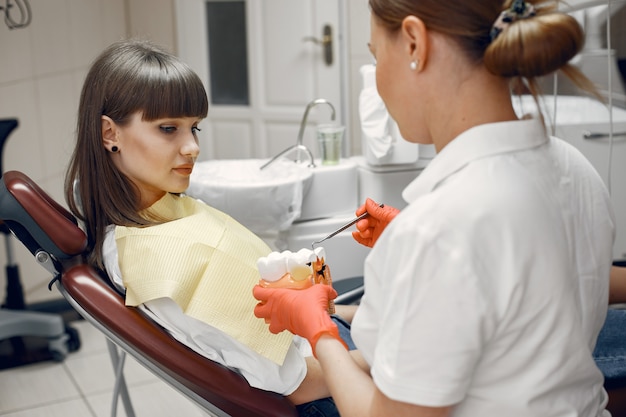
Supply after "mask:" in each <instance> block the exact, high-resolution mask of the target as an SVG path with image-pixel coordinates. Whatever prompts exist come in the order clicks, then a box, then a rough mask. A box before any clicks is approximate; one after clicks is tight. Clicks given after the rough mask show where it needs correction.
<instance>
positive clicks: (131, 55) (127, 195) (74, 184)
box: [65, 40, 208, 269]
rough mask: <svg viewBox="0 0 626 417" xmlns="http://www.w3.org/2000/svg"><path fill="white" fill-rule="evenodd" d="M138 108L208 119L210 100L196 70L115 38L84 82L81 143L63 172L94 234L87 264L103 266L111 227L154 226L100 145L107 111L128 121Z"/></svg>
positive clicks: (146, 114) (71, 201) (75, 207)
mask: <svg viewBox="0 0 626 417" xmlns="http://www.w3.org/2000/svg"><path fill="white" fill-rule="evenodd" d="M138 111H141V112H142V118H143V120H155V119H159V118H163V117H200V118H204V117H206V115H207V112H208V99H207V95H206V91H205V89H204V86H203V84H202V81H201V80H200V78H199V77H198V76H197V74H196V73H194V72H193V70H191V69H190V68H189V67H188V66H187V65H185V64H184V63H182V62H181V61H180V60H178V58H176V57H175V56H173V55H171V54H170V53H168V52H166V51H164V50H163V49H161V48H159V47H157V46H156V45H154V44H152V43H150V42H148V41H142V40H124V41H120V42H116V43H114V44H112V45H111V46H109V47H108V48H107V49H106V50H104V51H103V52H102V53H101V54H100V56H99V57H97V58H96V60H95V61H94V63H93V64H92V66H91V69H90V70H89V72H88V74H87V77H86V79H85V82H84V84H83V90H82V93H81V97H80V105H79V109H78V124H77V140H76V146H75V148H74V152H73V154H72V157H71V159H70V163H69V168H68V171H67V174H66V177H65V198H66V200H67V203H68V206H69V208H70V210H71V211H72V212H73V213H74V215H75V216H76V217H78V218H79V219H80V220H82V221H83V222H84V225H85V229H86V230H85V231H86V232H87V236H88V238H89V247H90V253H89V255H88V261H89V262H90V263H91V264H93V265H94V266H96V267H98V268H101V269H102V268H103V264H102V253H101V252H102V243H103V241H104V235H105V232H106V230H105V229H106V227H107V226H108V225H109V224H116V225H125V226H143V225H148V224H151V221H150V220H148V219H145V218H143V217H141V216H140V215H139V214H138V207H139V192H138V190H137V189H136V187H135V185H134V184H133V183H132V181H130V180H129V179H128V178H127V177H126V176H125V175H124V174H122V173H121V172H119V171H118V170H117V168H116V167H115V165H114V164H113V162H112V160H111V158H110V155H109V153H108V151H107V150H106V149H105V147H104V145H103V142H102V122H101V118H102V116H103V115H106V116H109V117H110V118H111V119H113V120H114V121H115V123H117V124H120V125H124V124H125V123H128V120H129V118H130V117H131V116H132V115H133V114H134V113H136V112H138Z"/></svg>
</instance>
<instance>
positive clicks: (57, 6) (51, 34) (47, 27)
mask: <svg viewBox="0 0 626 417" xmlns="http://www.w3.org/2000/svg"><path fill="white" fill-rule="evenodd" d="M30 6H31V10H32V12H33V21H32V23H31V25H30V26H29V27H28V28H27V29H28V30H30V31H31V33H32V39H31V42H32V46H31V47H32V49H33V53H34V65H35V68H34V73H35V74H36V75H44V74H51V73H55V72H59V71H63V70H68V69H70V68H71V67H72V60H71V54H70V49H69V48H68V45H69V44H70V32H69V10H68V4H67V2H66V1H65V0H30Z"/></svg>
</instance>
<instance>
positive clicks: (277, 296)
mask: <svg viewBox="0 0 626 417" xmlns="http://www.w3.org/2000/svg"><path fill="white" fill-rule="evenodd" d="M253 294H254V297H255V298H256V299H257V300H259V301H260V302H259V304H257V306H256V307H255V309H254V314H255V316H257V317H259V318H263V319H265V321H266V322H267V323H269V325H270V331H271V332H272V333H280V332H281V331H283V330H289V331H290V332H292V333H294V334H298V335H300V336H302V337H305V338H306V339H307V340H308V341H309V343H310V344H311V347H312V348H313V353H314V355H315V356H316V357H317V359H318V361H319V364H320V366H321V371H322V375H323V378H324V380H325V381H326V386H327V388H328V390H329V391H330V393H331V395H332V397H333V399H334V401H335V403H336V404H337V407H338V408H339V412H340V413H341V415H342V416H344V417H351V416H358V417H367V416H398V417H404V416H411V417H446V416H448V415H449V413H450V410H451V407H422V406H417V405H414V404H408V403H403V402H399V401H395V400H392V399H390V398H388V397H387V396H385V395H384V394H383V393H382V392H381V391H380V390H379V389H378V388H377V387H376V385H375V384H374V381H373V380H372V378H371V376H370V375H369V371H368V370H367V367H366V365H365V361H364V360H363V359H362V357H361V356H360V355H357V356H354V357H353V356H351V354H350V352H348V351H347V350H346V346H345V344H344V343H343V341H342V340H341V338H340V337H339V332H338V330H337V326H336V325H335V323H334V322H333V321H332V320H331V319H330V316H329V315H328V313H327V310H326V308H327V306H328V301H329V300H331V299H334V298H335V297H336V296H337V293H336V292H335V291H334V290H333V289H332V288H330V287H329V286H326V285H314V286H312V287H310V288H307V289H306V290H298V291H295V290H289V289H284V288H263V287H260V286H258V285H257V286H255V287H254V290H253ZM356 399H358V400H356Z"/></svg>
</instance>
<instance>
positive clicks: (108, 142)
mask: <svg viewBox="0 0 626 417" xmlns="http://www.w3.org/2000/svg"><path fill="white" fill-rule="evenodd" d="M117 129H118V128H117V125H116V124H115V122H114V121H113V119H111V118H110V117H109V116H104V115H103V116H102V143H103V144H104V147H105V148H107V149H108V150H111V148H112V147H113V146H118V143H117Z"/></svg>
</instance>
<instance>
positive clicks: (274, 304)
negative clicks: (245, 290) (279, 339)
mask: <svg viewBox="0 0 626 417" xmlns="http://www.w3.org/2000/svg"><path fill="white" fill-rule="evenodd" d="M252 293H253V295H254V298H256V299H257V300H259V301H260V303H258V304H257V305H256V307H255V308H254V315H255V316H257V317H258V318H262V319H265V322H266V323H269V325H270V332H272V333H280V332H282V331H283V330H288V331H290V332H291V333H293V334H297V335H299V336H302V337H304V338H305V339H307V340H308V341H309V343H310V344H311V348H312V349H313V355H315V345H316V344H317V341H318V339H319V338H320V337H321V336H322V335H323V334H328V335H330V336H332V337H334V338H335V339H337V340H339V341H340V342H341V343H342V344H343V345H344V346H345V347H346V349H348V346H346V344H345V342H344V341H343V340H342V339H341V337H340V336H339V329H338V328H337V325H336V324H335V323H334V322H333V321H332V319H331V318H330V315H329V314H328V310H327V309H328V301H329V300H334V299H335V298H336V297H337V292H336V291H335V290H334V289H333V288H332V287H331V286H330V285H324V284H317V285H313V286H312V287H309V288H307V289H305V290H293V289H288V288H263V287H261V286H260V285H256V286H255V287H254V289H253V290H252Z"/></svg>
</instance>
